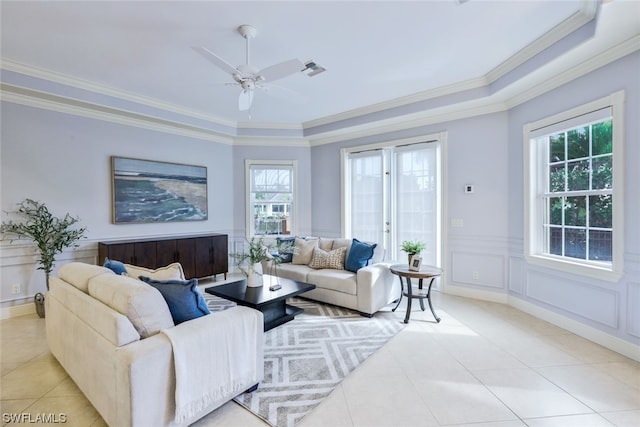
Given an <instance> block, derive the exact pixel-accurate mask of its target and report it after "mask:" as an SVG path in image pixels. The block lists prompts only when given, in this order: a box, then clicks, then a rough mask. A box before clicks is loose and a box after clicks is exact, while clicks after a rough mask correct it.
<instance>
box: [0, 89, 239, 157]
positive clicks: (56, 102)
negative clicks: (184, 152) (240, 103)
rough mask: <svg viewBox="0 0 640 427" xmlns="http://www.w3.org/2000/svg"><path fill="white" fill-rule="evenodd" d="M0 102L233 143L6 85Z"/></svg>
mask: <svg viewBox="0 0 640 427" xmlns="http://www.w3.org/2000/svg"><path fill="white" fill-rule="evenodd" d="M0 99H1V100H2V101H7V102H12V103H15V104H21V105H25V106H28V107H34V108H41V109H45V110H50V111H56V112H61V113H66V114H71V115H75V116H81V117H87V118H91V119H97V120H102V121H108V122H112V123H118V124H122V125H127V126H134V127H138V128H143V129H149V130H155V131H159V132H164V133H171V134H174V135H181V136H187V137H190V138H197V139H203V140H206V141H211V142H219V143H222V144H229V145H230V144H233V139H232V138H231V137H229V136H226V135H222V134H218V133H216V132H213V131H211V130H208V129H202V128H198V127H195V126H191V125H186V124H184V123H178V122H174V121H169V120H163V119H158V118H156V117H151V116H145V115H142V114H138V113H133V112H130V111H124V110H120V109H115V108H110V107H105V106H102V105H97V104H91V103H88V102H84V101H78V100H76V99H72V98H66V97H62V96H59V95H53V94H49V93H45V92H40V91H35V90H32V89H26V88H23V87H19V86H13V85H9V84H6V83H2V84H0Z"/></svg>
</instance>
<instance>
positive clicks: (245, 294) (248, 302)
mask: <svg viewBox="0 0 640 427" xmlns="http://www.w3.org/2000/svg"><path fill="white" fill-rule="evenodd" d="M275 283H279V284H280V286H282V288H281V289H278V290H277V291H270V290H269V286H270V285H272V284H275ZM315 288H316V285H310V284H309V283H303V282H296V281H295V280H290V279H284V278H277V277H274V276H269V275H266V274H265V275H264V285H263V286H260V287H256V288H253V287H248V286H247V281H246V280H238V281H235V282H231V283H226V284H224V285H219V286H211V287H208V288H206V289H205V292H206V293H208V294H212V295H215V296H218V297H220V298H224V299H227V300H229V301H233V302H235V303H237V304H238V305H244V306H247V307H251V308H255V309H256V310H259V311H261V312H262V315H263V316H264V331H265V332H266V331H268V330H270V329H273V328H275V327H276V326H280V325H282V324H283V323H286V322H288V321H290V320H293V318H294V317H295V316H296V315H297V314H300V313H301V312H302V311H304V310H303V309H301V308H299V307H294V306H292V305H288V304H287V298H290V297H294V296H296V295H300V294H301V293H303V292H307V291H310V290H312V289H315Z"/></svg>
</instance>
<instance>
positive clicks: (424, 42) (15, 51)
mask: <svg viewBox="0 0 640 427" xmlns="http://www.w3.org/2000/svg"><path fill="white" fill-rule="evenodd" d="M581 4H582V3H581V2H580V1H578V0H564V1H557V0H535V1H533V0H532V1H524V0H511V1H483V0H469V1H467V2H462V3H459V2H458V1H457V0H441V1H404V2H400V1H387V2H384V1H350V2H346V1H339V2H338V1H321V2H318V1H316V2H310V1H286V2H274V1H253V2H246V1H233V2H230V1H227V2H225V1H195V2H186V1H160V2H152V1H126V2H124V1H110V2H97V1H82V2H58V1H44V2H26V1H19V2H12V1H2V3H1V7H2V9H1V15H2V22H1V25H2V51H1V54H2V58H3V60H10V61H15V62H17V63H21V64H24V65H27V66H30V67H36V68H40V69H44V70H48V71H53V72H57V73H62V74H64V75H67V76H71V77H73V78H77V79H81V80H85V81H87V82H91V83H94V84H98V85H103V86H106V87H109V88H113V89H118V90H121V91H126V92H128V93H132V94H135V95H139V96H144V97H148V98H151V99H154V100H158V101H162V102H164V103H170V104H173V105H176V106H178V107H180V108H183V109H187V110H191V111H193V112H197V113H198V114H204V115H206V116H208V117H211V118H212V119H213V120H222V121H227V122H232V123H238V122H246V121H247V120H249V118H248V114H247V112H238V111H237V98H238V94H239V91H240V89H239V88H238V87H235V86H227V85H225V84H224V83H228V82H231V81H232V80H231V78H230V77H229V76H228V75H227V74H225V73H224V72H222V71H220V70H219V69H217V68H216V67H214V66H213V65H212V64H211V63H209V62H207V61H206V60H205V59H204V58H202V57H201V56H200V55H198V54H197V53H196V52H194V51H193V50H192V49H191V46H204V47H206V48H208V49H209V50H211V51H212V52H215V53H216V54H218V55H219V56H220V57H222V58H224V59H226V60H227V61H228V62H229V63H231V64H233V65H240V64H242V63H244V49H245V41H244V39H242V37H241V36H240V35H239V34H238V33H237V32H236V28H237V27H238V26H239V25H241V24H251V25H253V26H254V27H256V28H257V30H258V33H257V36H256V38H255V39H254V40H253V42H252V60H251V62H252V63H253V64H254V65H255V66H257V67H258V68H264V67H266V66H269V65H273V64H275V63H278V62H281V61H284V60H287V59H291V58H298V59H300V60H302V61H303V62H304V61H306V60H309V59H313V60H315V61H316V62H317V63H318V64H320V65H322V66H323V67H325V68H326V69H327V71H326V72H324V73H322V74H319V75H317V76H314V77H308V76H306V75H304V74H302V73H300V74H296V75H293V76H290V77H287V78H284V79H282V80H279V81H277V82H276V84H277V86H279V87H275V88H272V90H271V91H270V92H269V93H263V92H258V93H257V94H256V97H255V100H254V104H253V107H252V109H251V119H250V120H251V121H254V122H265V123H266V122H271V123H292V124H293V123H295V124H300V123H305V122H309V121H311V120H316V119H321V118H324V117H327V116H331V115H335V114H339V113H343V112H346V111H349V110H353V109H358V108H362V107H366V106H369V105H371V104H377V103H383V102H387V101H390V100H393V99H396V98H400V97H404V96H407V95H411V94H414V93H418V92H422V91H426V90H430V89H434V88H438V87H442V86H447V85H452V84H456V83H460V82H464V81H467V80H469V79H474V78H478V77H482V76H485V75H486V74H487V73H489V72H490V71H491V70H493V69H495V68H496V67H497V66H499V65H500V64H501V63H503V62H504V61H506V60H507V59H509V58H510V57H512V56H513V55H514V54H516V53H517V52H519V51H520V50H521V49H522V48H524V47H525V46H527V45H529V44H530V43H532V42H534V41H535V40H536V39H538V38H540V37H541V36H542V35H544V34H545V33H547V32H548V31H550V30H551V29H552V28H554V27H556V26H558V25H559V24H561V23H562V22H563V21H565V20H566V19H567V18H569V17H570V16H572V15H574V14H575V13H576V12H577V11H578V10H579V8H580V6H581Z"/></svg>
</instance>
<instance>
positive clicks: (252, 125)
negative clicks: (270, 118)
mask: <svg viewBox="0 0 640 427" xmlns="http://www.w3.org/2000/svg"><path fill="white" fill-rule="evenodd" d="M237 128H238V129H277V130H298V131H302V129H303V127H302V124H300V123H275V122H238V123H237Z"/></svg>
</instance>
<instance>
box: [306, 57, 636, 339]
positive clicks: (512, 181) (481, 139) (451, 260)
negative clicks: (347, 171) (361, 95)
mask: <svg viewBox="0 0 640 427" xmlns="http://www.w3.org/2000/svg"><path fill="white" fill-rule="evenodd" d="M639 70H640V53H635V54H632V55H629V56H627V57H625V58H622V59H620V60H618V61H616V62H614V63H612V64H610V65H607V66H605V67H602V68H600V69H598V70H596V71H594V72H592V73H590V74H588V75H586V76H584V77H582V78H579V79H577V80H575V81H573V82H571V83H569V84H566V85H564V86H562V87H560V88H558V89H556V90H553V91H551V92H549V93H547V94H545V95H542V96H539V97H537V98H535V99H533V100H530V101H529V102H526V103H524V104H522V105H520V106H518V107H515V108H513V109H511V110H510V111H508V112H504V113H495V114H488V115H484V116H478V117H473V118H468V119H463V120H456V121H451V122H446V123H439V124H436V125H432V126H427V127H423V128H415V129H410V130H405V131H402V132H394V133H390V134H384V135H376V136H372V137H367V138H360V139H353V140H345V141H341V142H336V143H332V144H327V145H321V146H317V147H313V148H312V149H311V159H312V161H311V182H312V210H313V232H314V234H319V235H332V236H337V235H340V233H341V218H340V203H341V200H340V197H341V196H340V191H341V190H340V149H341V148H343V147H353V146H359V145H366V144H372V143H377V142H382V141H393V140H397V139H402V138H407V137H413V136H420V135H428V134H432V133H436V132H440V131H446V132H447V142H446V145H447V157H446V161H445V164H444V170H445V175H446V192H445V198H444V203H445V205H446V209H447V218H446V221H447V224H450V220H451V219H452V218H456V219H463V223H464V226H463V227H462V228H452V227H450V226H449V225H447V228H446V230H445V233H446V234H445V240H446V250H445V253H444V257H443V258H444V266H445V268H446V270H447V275H448V277H447V285H451V286H453V287H455V288H457V289H458V290H460V289H463V290H466V291H465V292H466V293H467V294H469V295H473V294H474V292H476V291H479V292H481V293H483V294H484V295H488V293H489V294H490V293H493V294H496V295H498V296H499V295H502V297H498V296H497V297H496V298H495V299H496V300H504V301H506V300H507V298H508V297H509V296H511V297H515V298H518V299H522V300H523V301H525V302H526V303H528V304H531V305H532V306H536V307H540V308H542V309H546V310H551V311H553V312H556V313H559V314H560V315H562V316H564V317H566V318H568V319H571V320H572V321H575V322H577V323H581V324H585V325H588V326H591V327H593V328H596V329H598V330H601V331H603V332H605V333H607V334H609V335H611V336H615V337H618V338H621V339H623V340H625V341H629V342H633V343H638V342H640V340H639V337H640V314H639V313H640V221H639V220H638V218H640V192H639V191H638V188H637V184H638V183H640V168H638V167H637V163H638V160H640V144H638V141H639V140H640V130H639V126H640V124H639V123H640V121H639V120H638V117H640V108H639V103H640V72H639ZM621 89H624V90H625V91H626V113H625V120H626V121H625V159H626V164H625V169H626V176H625V179H626V190H625V217H626V221H625V238H626V240H625V242H626V243H625V271H626V274H625V277H624V278H623V279H622V280H620V281H619V282H618V283H608V282H603V281H599V280H595V279H591V278H587V277H579V276H571V275H566V274H561V273H558V272H556V271H553V270H548V269H543V268H537V267H533V266H530V265H528V264H527V263H526V262H525V261H524V256H523V227H524V226H523V224H524V212H523V209H524V201H523V185H524V184H523V140H522V139H523V137H522V127H523V124H524V123H527V122H532V121H535V120H538V119H541V118H543V117H546V116H549V115H552V114H555V113H557V112H560V111H564V110H567V109H569V108H572V107H575V106H578V105H581V104H584V103H586V102H589V101H592V100H594V99H598V98H601V97H603V96H606V95H609V94H611V93H613V92H616V91H618V90H621ZM464 184H473V185H474V186H475V193H473V194H465V193H463V186H464ZM474 272H475V273H477V275H474V274H473V273H474ZM451 286H450V289H452V288H451ZM445 288H446V286H445ZM456 292H457V291H456ZM465 292H462V294H465Z"/></svg>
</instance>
